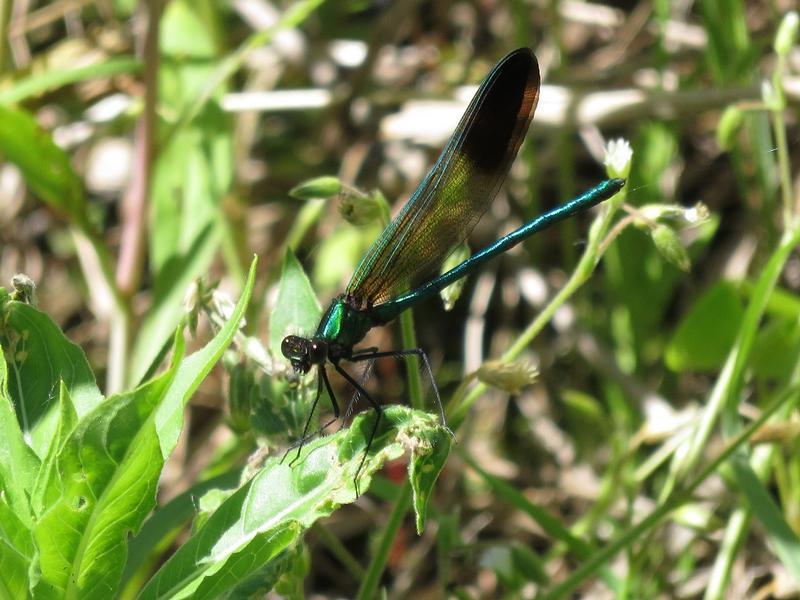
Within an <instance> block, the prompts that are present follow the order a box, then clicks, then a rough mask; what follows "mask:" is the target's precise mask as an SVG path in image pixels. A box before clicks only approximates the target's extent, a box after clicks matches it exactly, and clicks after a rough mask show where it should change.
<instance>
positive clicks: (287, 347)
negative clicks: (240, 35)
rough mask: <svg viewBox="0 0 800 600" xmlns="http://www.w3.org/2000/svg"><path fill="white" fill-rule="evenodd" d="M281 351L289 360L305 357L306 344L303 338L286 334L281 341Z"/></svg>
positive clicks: (306, 352)
mask: <svg viewBox="0 0 800 600" xmlns="http://www.w3.org/2000/svg"><path fill="white" fill-rule="evenodd" d="M281 353H282V354H283V355H284V356H285V357H286V358H288V359H289V360H292V359H301V358H305V357H306V355H307V354H308V345H307V344H306V341H305V340H304V339H303V338H300V337H297V336H296V335H287V336H286V337H285V338H283V341H282V342H281Z"/></svg>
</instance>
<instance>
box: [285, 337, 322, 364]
mask: <svg viewBox="0 0 800 600" xmlns="http://www.w3.org/2000/svg"><path fill="white" fill-rule="evenodd" d="M281 352H282V353H283V355H284V356H285V357H286V358H287V359H289V362H291V363H292V368H293V369H294V370H295V371H296V372H298V373H308V371H309V369H311V366H312V365H320V364H322V363H323V362H325V359H326V358H327V355H328V353H327V344H326V343H325V342H324V341H322V340H318V339H311V340H310V339H308V338H304V337H300V336H298V335H287V336H286V337H285V338H283V341H282V342H281Z"/></svg>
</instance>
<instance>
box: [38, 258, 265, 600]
mask: <svg viewBox="0 0 800 600" xmlns="http://www.w3.org/2000/svg"><path fill="white" fill-rule="evenodd" d="M254 275H255V261H253V266H252V267H251V270H250V275H249V278H248V284H247V287H246V289H245V291H244V293H243V294H242V297H241V298H240V299H239V303H238V304H237V306H236V308H235V309H234V311H233V314H232V316H231V319H230V320H229V321H228V322H227V323H226V324H225V326H224V327H223V328H222V329H221V330H220V332H219V333H218V334H217V335H216V336H215V337H214V339H212V340H211V341H210V342H209V343H208V344H207V345H206V346H205V347H204V348H203V349H201V350H200V351H198V352H196V353H195V354H193V355H192V356H190V357H188V358H186V359H185V360H184V359H183V346H184V344H183V337H182V335H176V337H175V346H174V349H173V363H172V365H171V366H170V368H169V369H168V370H167V371H166V372H164V373H163V374H162V375H160V376H158V377H157V378H155V379H152V380H150V381H149V382H147V383H145V384H143V385H141V386H139V387H137V388H136V389H134V390H132V391H128V392H124V393H122V394H117V395H114V396H112V397H110V398H107V399H106V400H105V401H104V402H102V403H101V404H100V405H99V406H98V407H97V408H96V409H95V410H94V411H92V412H91V413H89V414H87V415H85V416H83V417H82V418H81V419H80V421H79V423H78V425H77V427H76V428H75V429H74V430H73V432H72V433H71V435H70V436H69V437H68V439H67V440H66V442H65V443H64V445H63V447H62V448H61V450H60V452H59V453H58V457H57V468H56V469H53V470H52V471H51V472H52V476H51V477H50V479H49V481H48V482H47V484H46V491H45V492H44V494H43V496H44V497H46V498H54V497H55V498H57V500H56V501H55V502H54V503H53V505H52V506H51V507H49V508H48V509H47V510H46V511H45V512H44V514H43V515H42V517H41V519H39V520H38V522H37V523H36V526H35V529H34V535H35V538H36V542H37V545H38V548H39V551H40V560H39V566H40V569H41V574H40V579H39V581H38V584H37V587H36V590H35V592H34V595H42V596H45V597H47V596H53V597H67V598H69V597H75V598H78V597H79V598H107V597H109V596H110V595H113V594H114V593H115V591H116V589H117V587H118V585H119V579H120V576H121V574H122V570H123V567H124V565H125V560H126V554H127V540H128V536H129V535H130V533H131V532H135V531H137V530H138V529H139V527H140V526H141V524H142V521H143V520H144V518H145V517H146V516H147V515H148V514H149V513H150V511H151V510H152V509H153V507H154V506H155V493H156V489H157V485H158V479H159V476H160V474H161V469H162V467H163V464H164V460H165V459H166V457H167V456H169V452H170V451H171V449H172V448H174V443H175V439H176V438H177V434H178V433H179V432H180V427H181V426H182V423H183V418H182V417H183V407H184V406H185V403H186V401H187V400H188V398H189V397H190V396H191V394H192V393H193V392H194V390H195V389H197V386H198V385H199V384H200V382H201V381H202V379H203V378H204V377H205V376H206V375H207V374H208V372H209V371H210V369H211V368H212V367H213V365H214V363H215V362H216V361H217V360H218V358H219V357H220V356H221V354H222V352H223V351H224V349H225V347H227V345H228V344H229V343H230V342H231V340H232V339H233V336H234V335H235V333H236V332H237V331H238V330H239V322H240V321H241V318H242V315H243V314H244V310H245V308H246V306H247V303H248V300H249V297H250V294H251V291H252V285H253V280H254Z"/></svg>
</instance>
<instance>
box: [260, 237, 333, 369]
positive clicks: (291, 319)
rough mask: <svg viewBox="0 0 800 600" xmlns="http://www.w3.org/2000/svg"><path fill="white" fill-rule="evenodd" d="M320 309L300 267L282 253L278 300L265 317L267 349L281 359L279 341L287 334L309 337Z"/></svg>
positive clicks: (288, 253) (316, 321) (288, 255)
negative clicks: (300, 334) (267, 339)
mask: <svg viewBox="0 0 800 600" xmlns="http://www.w3.org/2000/svg"><path fill="white" fill-rule="evenodd" d="M321 315H322V309H321V307H320V305H319V301H318V300H317V297H316V295H315V294H314V290H313V289H312V288H311V283H310V282H309V281H308V277H306V274H305V272H304V271H303V267H302V265H301V264H300V263H299V262H298V260H297V258H295V255H294V254H293V253H292V251H291V250H288V249H287V250H286V254H285V255H284V257H283V265H282V267H281V280H280V283H279V284H278V299H277V300H276V301H275V307H274V308H273V309H272V312H271V313H270V317H269V350H270V352H271V353H272V356H273V357H282V356H283V355H282V354H281V342H282V341H283V338H284V337H285V336H286V335H287V334H290V333H295V334H296V333H304V334H309V333H311V332H313V331H314V330H315V328H316V327H317V324H318V323H319V319H320V316H321Z"/></svg>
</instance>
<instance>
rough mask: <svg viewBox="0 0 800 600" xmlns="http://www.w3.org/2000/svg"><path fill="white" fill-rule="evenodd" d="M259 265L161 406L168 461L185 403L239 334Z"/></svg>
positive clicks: (180, 371)
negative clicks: (227, 318) (225, 317)
mask: <svg viewBox="0 0 800 600" xmlns="http://www.w3.org/2000/svg"><path fill="white" fill-rule="evenodd" d="M257 263H258V260H257V259H256V258H253V262H252V263H251V264H250V272H249V273H248V275H247V281H246V282H245V286H244V290H243V291H242V295H241V297H240V298H239V302H237V304H236V308H234V310H233V312H232V313H231V318H230V320H229V321H228V322H227V323H225V326H224V327H223V328H222V329H220V331H219V333H217V335H216V336H214V339H212V340H211V341H210V342H209V343H208V344H206V345H205V346H204V347H203V349H202V350H199V351H197V352H195V353H194V354H192V355H191V356H190V357H189V358H187V359H186V360H185V361H183V363H181V365H180V368H179V369H178V372H177V374H176V376H175V385H173V386H172V387H171V388H170V389H169V390H168V392H167V397H166V398H165V400H164V402H163V403H162V404H161V406H159V409H158V411H157V414H156V424H157V430H158V437H159V439H160V441H161V453H162V456H163V457H164V458H165V459H166V458H167V457H168V456H169V455H170V454H171V453H172V450H174V449H175V444H176V443H177V442H178V436H179V435H180V433H181V429H182V428H183V414H184V408H186V403H187V402H188V401H189V398H191V396H192V394H193V393H194V391H195V390H196V389H197V387H198V386H199V385H200V383H201V382H202V381H203V379H205V377H206V375H208V373H209V371H211V368H212V367H213V366H214V365H215V364H216V362H217V361H218V360H219V359H220V358H221V357H222V353H223V352H225V349H226V348H227V347H228V346H229V345H230V343H231V341H233V337H234V335H236V333H237V332H238V331H239V324H240V322H241V320H242V317H244V311H245V309H246V308H247V304H248V302H249V301H250V295H251V294H252V292H253V285H254V284H255V279H256V264H257Z"/></svg>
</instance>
